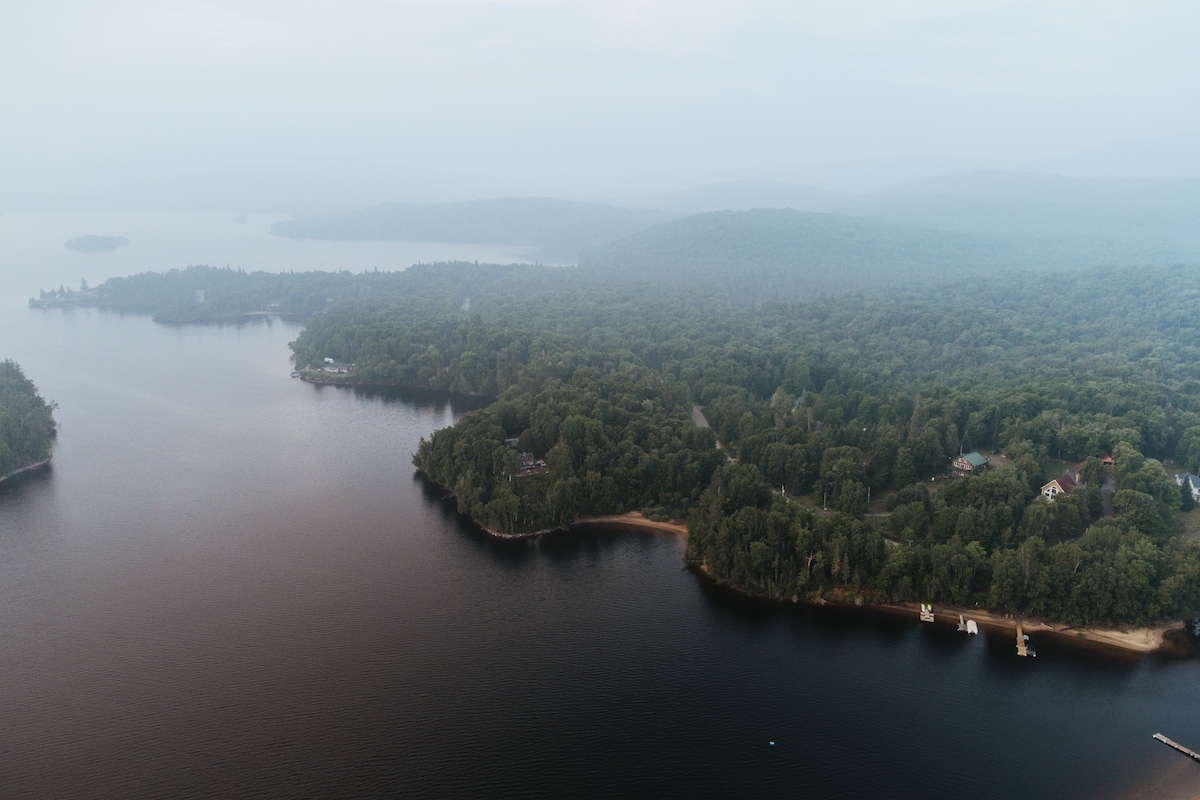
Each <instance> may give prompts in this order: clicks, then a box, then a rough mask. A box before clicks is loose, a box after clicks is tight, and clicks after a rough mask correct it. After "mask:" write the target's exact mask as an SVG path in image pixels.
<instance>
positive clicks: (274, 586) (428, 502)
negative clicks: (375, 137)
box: [0, 306, 1200, 798]
mask: <svg viewBox="0 0 1200 800" xmlns="http://www.w3.org/2000/svg"><path fill="white" fill-rule="evenodd" d="M297 332H298V329H297V328H295V327H291V326H287V325H283V324H281V323H278V322H276V323H272V324H259V325H249V326H243V327H190V328H171V327H163V326H157V325H155V324H153V323H152V322H150V321H149V320H148V319H146V318H144V317H136V316H132V317H121V316H117V315H113V314H109V313H104V312H99V311H93V310H80V311H76V312H73V313H72V312H63V311H50V312H43V311H38V312H33V311H28V310H26V309H23V308H20V307H17V306H11V307H5V308H3V309H0V350H2V352H0V356H11V357H13V358H16V359H17V360H18V361H20V362H21V364H22V365H23V367H24V368H25V370H26V372H27V374H28V375H29V376H30V377H31V378H32V379H33V380H34V381H35V382H36V383H37V384H38V385H39V387H40V388H41V389H42V391H43V394H44V395H46V396H47V397H48V398H50V399H53V400H56V401H57V402H58V403H59V404H60V409H59V411H58V418H59V420H60V421H61V424H62V429H61V434H60V437H59V441H58V445H57V448H56V451H55V456H54V464H53V467H52V469H51V470H50V471H48V472H45V473H42V474H37V475H32V476H29V477H28V478H26V479H23V480H20V481H16V482H13V483H10V484H8V485H3V486H0V641H2V642H3V646H2V647H0V714H2V715H3V717H2V718H3V725H0V797H6V798H7V797H52V798H67V797H114V798H116V797H127V798H139V797H181V798H182V797H220V798H253V797H625V796H662V797H821V798H825V797H828V798H838V797H846V798H859V797H862V798H876V797H895V798H909V797H911V798H926V797H947V798H1020V797H1054V798H1076V797H1078V798H1086V797H1111V796H1127V795H1129V794H1130V793H1131V792H1134V790H1139V789H1140V791H1141V795H1139V796H1192V795H1195V794H1197V793H1200V764H1192V763H1191V762H1188V761H1186V760H1185V759H1183V758H1182V757H1180V756H1178V755H1176V754H1174V753H1172V752H1171V751H1169V750H1168V749H1167V748H1165V747H1163V746H1162V745H1159V744H1158V743H1156V742H1154V741H1152V739H1151V738H1150V737H1151V734H1152V733H1154V732H1155V731H1162V732H1163V733H1165V734H1166V735H1168V736H1171V737H1172V738H1175V739H1177V740H1179V741H1182V742H1185V743H1190V744H1192V745H1193V746H1197V745H1200V665H1198V664H1196V663H1187V662H1170V661H1165V660H1160V659H1156V658H1140V659H1139V658H1125V659H1121V658H1098V657H1097V656H1095V655H1094V654H1089V653H1086V652H1083V651H1078V650H1073V649H1070V648H1067V647H1064V646H1062V645H1061V644H1057V643H1055V642H1051V641H1041V642H1038V643H1037V644H1038V649H1039V657H1038V658H1037V659H1036V660H1033V659H1030V660H1024V659H1019V658H1017V657H1016V656H1015V654H1014V652H1013V647H1012V645H1011V643H1010V642H1009V641H1008V639H1007V637H1003V638H994V639H988V638H987V637H984V636H981V637H977V638H970V639H969V638H967V637H965V636H963V635H960V634H957V633H955V632H954V631H953V628H952V627H942V626H921V625H920V624H919V623H917V622H915V621H913V620H909V619H900V618H895V617H888V616H882V615H875V614H871V613H864V612H853V611H837V610H832V611H831V610H825V609H805V608H799V609H796V608H791V607H773V606H764V605H761V604H756V603H751V602H746V601H743V600H741V599H739V598H737V597H733V596H730V595H729V594H727V593H724V592H722V591H719V590H715V589H712V588H710V587H707V586H706V585H705V584H704V583H703V582H701V581H700V580H699V579H698V578H697V577H696V576H694V575H693V574H691V573H689V572H687V571H686V570H685V569H684V567H683V558H682V555H683V546H682V543H681V542H680V541H678V540H677V539H675V538H673V537H671V536H666V535H661V536H660V535H631V534H614V533H612V532H606V531H595V530H593V531H583V532H578V533H572V534H567V535H558V536H552V537H547V538H544V539H541V540H540V541H536V542H517V543H501V542H494V541H491V540H489V539H488V538H486V537H485V536H483V535H481V534H480V533H478V532H477V531H476V530H474V529H473V528H471V527H470V526H468V525H464V524H463V523H462V522H461V521H460V520H459V519H457V518H456V516H455V515H454V514H453V510H452V508H450V507H449V506H448V505H447V504H446V503H445V502H443V501H442V500H441V498H440V497H439V495H438V493H437V492H436V491H434V490H431V489H430V488H428V487H427V486H425V485H424V484H423V483H421V482H420V481H418V480H417V479H415V478H414V476H413V469H412V466H411V464H410V461H409V458H410V454H411V453H412V451H413V449H414V448H415V446H416V443H417V441H418V439H419V437H421V436H427V435H428V434H429V433H430V431H432V430H434V429H435V428H438V427H441V426H444V425H447V424H449V423H451V422H452V421H453V420H454V419H455V417H456V416H457V415H458V414H460V413H462V412H463V411H465V410H467V409H468V408H469V405H470V404H469V402H468V401H455V400H449V399H447V398H444V397H440V396H433V395H414V394H396V395H381V394H369V393H356V392H353V391H343V390H335V389H330V388H325V389H322V388H318V387H313V386H309V385H307V384H303V383H301V382H299V381H296V380H291V379H289V378H288V372H289V370H290V365H289V362H288V350H287V342H288V341H289V340H290V339H293V338H295V336H296V334H297ZM770 740H774V741H775V742H776V743H777V745H776V746H775V747H774V748H771V747H768V746H767V743H768V741H770Z"/></svg>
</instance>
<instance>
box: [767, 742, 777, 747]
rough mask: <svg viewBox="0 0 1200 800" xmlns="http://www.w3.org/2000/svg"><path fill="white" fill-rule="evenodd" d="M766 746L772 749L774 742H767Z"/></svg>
mask: <svg viewBox="0 0 1200 800" xmlns="http://www.w3.org/2000/svg"><path fill="white" fill-rule="evenodd" d="M767 744H768V745H770V746H771V747H774V746H775V743H774V742H767Z"/></svg>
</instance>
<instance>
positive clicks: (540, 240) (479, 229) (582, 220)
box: [271, 197, 678, 251]
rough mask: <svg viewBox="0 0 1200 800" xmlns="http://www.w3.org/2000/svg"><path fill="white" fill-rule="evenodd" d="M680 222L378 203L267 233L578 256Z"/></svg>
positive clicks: (500, 203)
mask: <svg viewBox="0 0 1200 800" xmlns="http://www.w3.org/2000/svg"><path fill="white" fill-rule="evenodd" d="M676 216H678V215H677V214H672V213H670V212H665V211H647V210H639V209H630V208H620V207H617V206H609V205H603V204H600V203H578V202H572V201H568V200H555V199H552V198H544V197H508V198H503V199H498V200H476V201H472V202H464V203H432V204H417V203H381V204H379V205H374V206H371V207H369V208H364V209H362V210H360V211H354V212H351V213H349V214H338V215H334V216H327V217H313V218H308V219H298V220H286V221H281V222H276V223H275V224H274V225H272V226H271V232H272V233H274V234H276V235H278V236H287V237H290V238H293V239H340V240H354V239H383V240H404V241H430V242H460V243H490V244H510V245H526V246H529V247H543V248H557V249H559V250H565V251H572V250H573V251H578V250H579V249H581V248H585V247H592V246H595V245H598V244H601V243H603V242H607V241H612V240H614V239H619V238H621V237H624V236H628V235H629V234H631V233H634V232H635V231H638V230H641V229H644V228H648V227H650V226H651V225H655V224H658V223H660V222H665V221H667V220H670V219H673V218H675V217H676Z"/></svg>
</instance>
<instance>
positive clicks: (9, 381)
mask: <svg viewBox="0 0 1200 800" xmlns="http://www.w3.org/2000/svg"><path fill="white" fill-rule="evenodd" d="M54 430H55V428H54V415H53V406H52V405H50V404H47V403H46V401H45V400H43V399H42V398H41V396H40V395H38V392H37V387H36V386H34V385H33V381H31V380H29V379H28V378H26V377H25V374H24V373H23V372H21V368H20V367H19V366H18V365H17V364H16V362H14V361H10V360H7V359H6V360H5V361H3V362H0V476H4V475H8V474H10V473H12V472H15V471H16V470H19V469H24V468H25V467H28V466H30V465H31V464H36V463H38V462H39V461H45V460H46V459H47V458H49V457H50V445H51V443H52V441H53V439H54Z"/></svg>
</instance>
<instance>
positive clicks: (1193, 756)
mask: <svg viewBox="0 0 1200 800" xmlns="http://www.w3.org/2000/svg"><path fill="white" fill-rule="evenodd" d="M1154 738H1155V739H1158V740H1159V741H1160V742H1162V743H1163V744H1165V745H1166V746H1167V747H1171V748H1174V749H1175V750H1178V751H1179V752H1181V753H1183V754H1184V755H1185V756H1187V757H1188V758H1190V759H1192V760H1193V761H1200V753H1197V752H1196V751H1195V750H1190V749H1188V748H1186V747H1184V746H1183V745H1181V744H1180V743H1179V742H1173V741H1171V740H1170V739H1168V738H1167V737H1165V736H1163V735H1162V734H1161V733H1156V734H1154Z"/></svg>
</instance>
